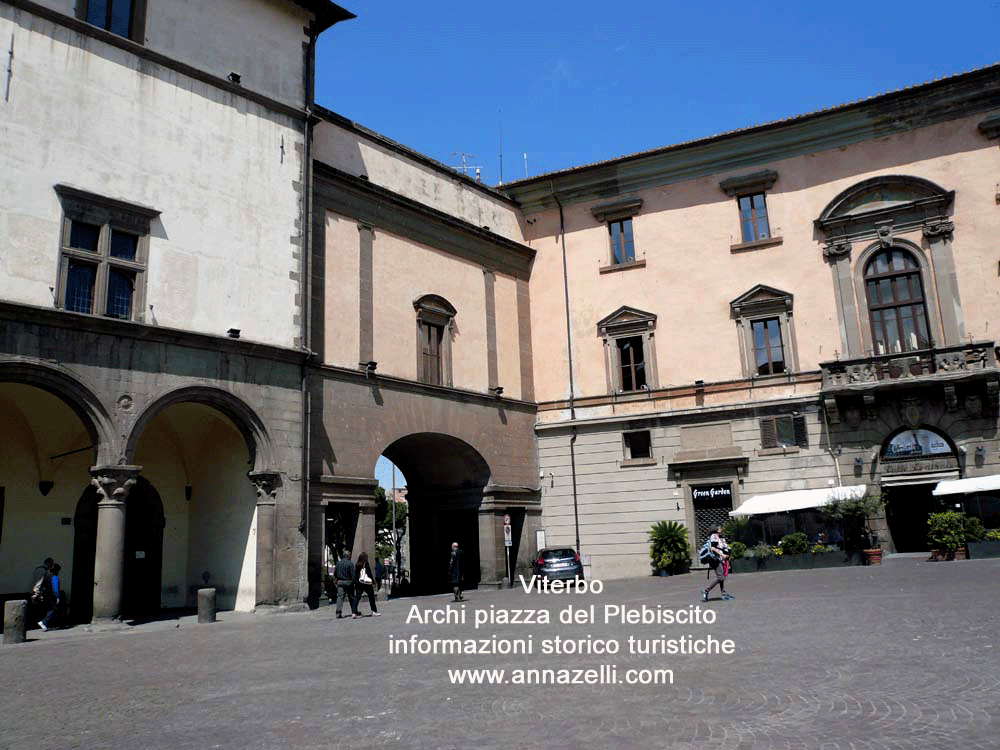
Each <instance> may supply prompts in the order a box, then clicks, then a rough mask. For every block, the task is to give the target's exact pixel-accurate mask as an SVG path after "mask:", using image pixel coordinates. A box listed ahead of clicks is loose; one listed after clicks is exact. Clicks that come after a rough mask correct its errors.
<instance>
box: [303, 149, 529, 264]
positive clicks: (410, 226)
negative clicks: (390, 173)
mask: <svg viewBox="0 0 1000 750" xmlns="http://www.w3.org/2000/svg"><path fill="white" fill-rule="evenodd" d="M314 165H315V169H314V176H315V181H314V185H313V205H314V207H315V208H316V209H326V210H330V211H333V212H335V213H339V214H342V215H344V216H347V217H349V218H351V219H355V220H357V221H360V222H363V223H365V224H367V225H370V226H372V227H375V228H376V229H385V230H387V231H389V232H392V233H394V234H398V235H401V236H403V237H406V238H408V239H412V240H414V241H416V242H420V243H421V244H426V245H429V246H431V247H434V248H436V249H438V250H442V251H444V252H447V253H449V254H451V255H454V256H456V257H459V258H464V259H466V260H468V261H470V262H472V263H476V264H477V265H480V266H482V267H484V268H488V269H490V270H494V271H499V272H500V273H505V274H507V275H509V276H513V277H514V278H518V279H527V278H528V277H529V276H530V274H531V264H532V262H533V261H534V258H535V251H534V250H533V249H532V248H530V247H528V246H527V245H522V244H520V243H518V242H514V241H513V240H509V239H507V238H506V237H501V236H500V235H498V234H494V233H493V232H490V231H489V230H487V229H483V228H481V227H477V226H474V225H472V224H470V223H468V222H466V221H463V220H461V219H457V218H455V217H453V216H450V215H449V214H446V213H444V212H442V211H438V210H437V209H435V208H431V207H430V206H426V205H424V204H423V203H418V202H417V201H415V200H412V199H411V198H407V197H405V196H402V195H400V194H398V193H395V192H393V191H391V190H387V189H386V188H384V187H381V186H379V185H375V184H372V183H371V182H368V181H367V180H363V179H360V178H358V177H355V176H353V175H349V174H347V173H346V172H342V171H340V170H339V169H335V168H333V167H330V166H328V165H326V164H323V163H322V162H314Z"/></svg>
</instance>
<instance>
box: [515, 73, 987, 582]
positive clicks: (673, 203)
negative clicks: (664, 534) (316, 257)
mask: <svg viewBox="0 0 1000 750" xmlns="http://www.w3.org/2000/svg"><path fill="white" fill-rule="evenodd" d="M998 115H1000V68H997V67H993V68H988V69H983V70H980V71H976V72H973V73H969V74H966V75H961V76H956V77H954V78H950V79H946V80H942V81H938V82H935V83H931V84H927V85H923V86H917V87H914V88H910V89H906V90H904V91H900V92H896V93H891V94H886V95H884V96H879V97H875V98H872V99H869V100H865V101H861V102H858V103H855V104H851V105H847V106H841V107H837V108H834V109H830V110H825V111H821V112H817V113H813V114H809V115H803V116H800V117H794V118H791V119H789V120H784V121H781V122H777V123H772V124H768V125H762V126H759V127H754V128H749V129H746V130H741V131H737V132H733V133H727V134H724V135H720V136H715V137H712V138H706V139H704V140H699V141H694V142H690V143H685V144H681V145H678V146H672V147H667V148H663V149H659V150H656V151H651V152H646V153H641V154H636V155H634V156H629V157H624V158H620V159H616V160H613V161H609V162H604V163H600V164H595V165H589V166H586V167H579V168H574V169H567V170H565V171H561V172H556V173H553V174H548V175H542V176H539V177H536V178H531V179H526V180H522V181H519V182H516V183H513V184H509V185H506V186H504V189H503V192H504V193H505V194H506V195H508V196H509V197H510V198H512V199H513V200H515V201H516V202H517V204H518V206H519V208H520V210H521V211H522V212H523V217H524V222H525V239H526V242H527V244H528V245H530V247H531V248H532V249H533V250H534V251H535V252H536V257H535V263H534V266H533V269H532V275H531V284H530V291H531V302H532V305H531V319H532V339H533V341H535V342H539V341H544V342H546V344H545V346H544V347H539V346H537V345H536V346H535V348H534V373H535V395H536V399H537V402H538V409H539V413H538V425H537V428H536V430H537V435H538V452H539V465H540V470H541V473H542V475H543V482H542V492H543V494H542V505H543V516H542V523H543V526H544V528H545V530H546V532H547V539H548V541H549V542H550V543H551V542H556V541H558V542H560V543H567V544H570V543H572V544H578V545H579V547H580V549H581V550H582V551H583V552H585V553H589V554H591V555H592V557H593V575H594V576H596V577H606V578H610V577H616V576H623V575H642V574H645V573H648V572H649V570H650V568H649V558H648V540H647V535H648V530H649V527H650V525H651V524H652V523H653V522H655V521H658V520H677V521H680V522H683V523H684V524H686V526H687V527H688V529H689V530H690V532H691V543H692V544H693V545H694V544H700V543H701V541H702V540H703V539H704V537H705V535H706V534H707V533H708V528H709V527H710V525H712V524H714V523H716V522H718V521H720V520H722V519H724V518H725V517H726V516H727V515H728V512H729V511H730V510H732V509H734V508H736V507H738V506H740V505H741V504H742V503H743V502H744V501H746V500H748V499H750V498H751V497H754V496H759V495H762V494H771V493H779V492H785V491H792V490H813V491H814V492H813V493H811V499H810V503H811V504H812V503H814V504H817V505H822V504H823V503H824V502H825V499H826V497H828V496H829V488H833V487H838V486H858V487H860V486H862V485H864V486H866V487H867V488H868V490H869V491H873V492H882V493H884V495H885V498H886V500H887V505H886V514H885V515H886V518H885V519H883V520H884V521H885V523H883V525H882V532H883V533H882V539H881V543H882V544H883V546H885V547H886V548H888V549H897V550H901V551H910V550H918V549H926V516H927V513H928V512H929V511H931V510H933V509H935V508H937V507H942V505H943V503H945V501H946V502H947V505H948V507H951V505H952V504H953V503H955V502H958V503H962V502H963V501H965V500H969V502H970V503H972V502H973V501H975V503H973V504H976V503H978V504H977V505H976V508H980V509H981V508H982V507H984V506H983V504H982V502H980V501H981V500H982V501H984V502H985V507H986V511H987V512H989V513H991V514H992V516H991V517H992V518H993V521H994V525H996V524H995V521H996V520H1000V519H997V518H996V507H995V500H992V499H990V498H989V497H986V498H985V499H984V498H978V497H966V496H963V495H961V494H958V495H947V496H940V497H935V496H933V495H932V491H933V489H934V488H935V487H936V486H937V484H938V483H939V482H941V481H948V480H952V479H957V478H959V477H975V476H983V477H985V476H990V475H993V474H995V473H996V472H997V464H998V460H1000V455H998V453H1000V444H998V442H997V440H996V432H997V395H998V376H1000V372H998V370H997V364H996V356H995V353H994V335H995V329H996V326H997V321H996V318H995V314H994V313H995V310H996V303H997V296H998V289H1000V287H998V284H997V282H996V276H997V271H996V268H997V263H998V261H1000V256H997V252H996V239H997V237H998V236H1000V208H998V204H1000V193H998V188H997V181H998V177H997V175H998V174H1000V149H998V141H997V137H998V135H1000V119H998ZM564 290H565V292H564ZM993 478H994V479H995V477H993ZM990 482H992V480H985V482H981V483H980V484H986V485H988V484H990ZM780 499H781V498H780V496H779V498H778V500H779V501H780ZM756 502H759V501H756ZM781 518H786V519H788V518H790V517H789V516H783V517H775V518H774V519H773V520H774V521H776V522H779V521H780V520H781ZM779 530H780V529H779ZM789 530H790V528H789Z"/></svg>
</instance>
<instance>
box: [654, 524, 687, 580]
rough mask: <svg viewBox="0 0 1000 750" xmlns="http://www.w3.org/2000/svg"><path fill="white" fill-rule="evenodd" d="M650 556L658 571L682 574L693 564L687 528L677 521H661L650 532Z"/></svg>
mask: <svg viewBox="0 0 1000 750" xmlns="http://www.w3.org/2000/svg"><path fill="white" fill-rule="evenodd" d="M649 541H650V542H652V544H650V545H649V556H650V558H652V561H653V567H654V568H656V569H657V570H669V571H671V572H672V573H682V572H684V571H685V570H687V568H688V566H689V565H690V564H691V545H690V544H689V543H688V533H687V528H685V526H684V524H682V523H677V521H659V522H658V523H655V524H653V527H652V529H650V532H649Z"/></svg>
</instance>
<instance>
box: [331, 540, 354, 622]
mask: <svg viewBox="0 0 1000 750" xmlns="http://www.w3.org/2000/svg"><path fill="white" fill-rule="evenodd" d="M333 576H334V580H335V582H336V585H337V617H338V618H340V617H343V616H344V599H345V598H346V599H347V603H348V604H349V605H350V606H351V612H353V613H354V614H355V616H357V611H358V610H357V606H356V605H355V603H354V564H353V563H352V562H351V553H350V551H348V550H346V549H345V550H344V552H343V554H342V555H341V556H340V559H339V560H337V564H336V565H335V566H334V568H333Z"/></svg>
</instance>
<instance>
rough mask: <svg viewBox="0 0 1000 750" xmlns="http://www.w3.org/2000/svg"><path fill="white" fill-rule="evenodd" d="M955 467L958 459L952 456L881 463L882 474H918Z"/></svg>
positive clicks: (952, 469)
mask: <svg viewBox="0 0 1000 750" xmlns="http://www.w3.org/2000/svg"><path fill="white" fill-rule="evenodd" d="M957 469H958V459H957V458H955V457H954V456H942V457H941V458H927V459H922V460H921V459H918V460H913V461H906V460H903V461H898V460H897V461H885V462H883V464H882V473H883V474H919V473H921V472H931V471H954V470H957Z"/></svg>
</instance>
